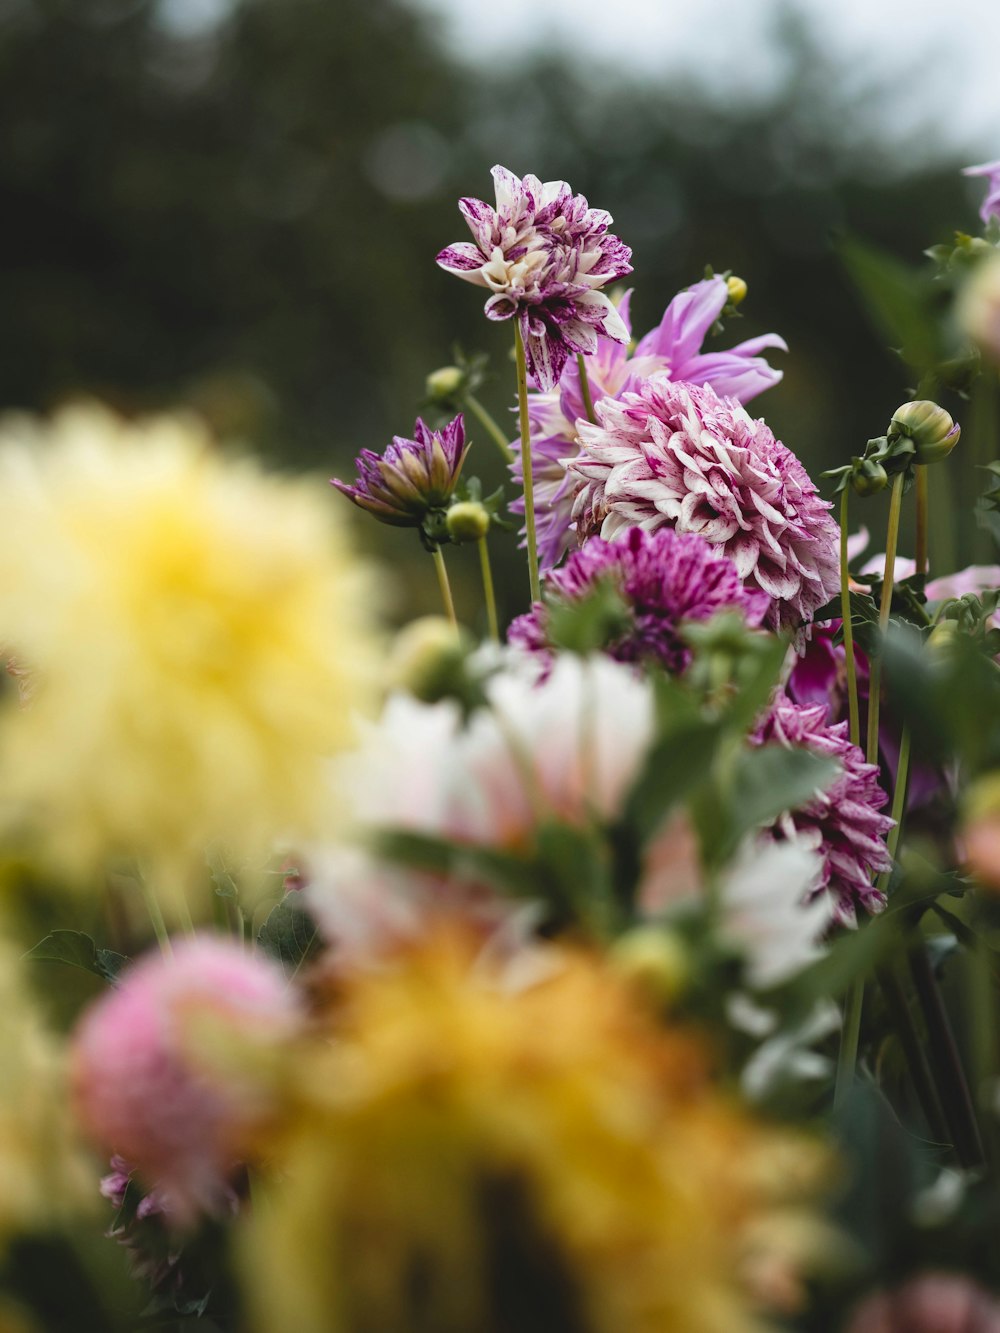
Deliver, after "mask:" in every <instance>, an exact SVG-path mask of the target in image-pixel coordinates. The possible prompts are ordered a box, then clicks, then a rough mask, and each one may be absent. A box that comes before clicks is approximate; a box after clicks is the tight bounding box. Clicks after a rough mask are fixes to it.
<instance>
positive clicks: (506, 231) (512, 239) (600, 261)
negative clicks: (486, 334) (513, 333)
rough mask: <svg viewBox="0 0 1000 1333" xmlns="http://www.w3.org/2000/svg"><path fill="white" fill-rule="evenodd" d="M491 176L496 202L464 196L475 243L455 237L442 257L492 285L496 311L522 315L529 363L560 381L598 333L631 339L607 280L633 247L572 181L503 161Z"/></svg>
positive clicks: (541, 379) (457, 270)
mask: <svg viewBox="0 0 1000 1333" xmlns="http://www.w3.org/2000/svg"><path fill="white" fill-rule="evenodd" d="M492 175H493V181H494V184H495V187H496V208H495V209H494V208H491V207H490V205H489V204H487V203H484V202H483V201H482V200H481V199H462V200H460V201H459V205H458V206H459V210H460V211H461V213H462V216H463V217H464V218H465V220H466V222H467V223H468V224H469V230H470V231H471V232H472V235H473V237H474V238H475V239H474V242H473V241H459V242H458V243H457V244H455V245H449V246H448V247H447V248H446V249H444V250H442V251H441V253H440V254H439V255H438V257H437V262H438V264H439V265H440V266H441V268H443V269H445V270H446V271H447V272H449V273H454V274H455V275H456V276H457V277H459V278H464V279H465V281H466V282H472V283H475V284H476V285H477V286H479V287H486V288H488V289H489V291H490V292H491V293H492V295H491V296H490V297H489V299H488V300H487V302H486V307H485V310H486V316H487V318H488V319H493V320H504V319H511V318H516V319H517V321H518V325H519V327H520V330H521V336H522V338H523V340H524V348H525V356H526V360H527V366H528V371H529V373H530V374H531V375H532V377H533V378H534V380H535V382H536V384H537V385H538V386H539V388H541V389H551V388H553V387H554V386H555V384H556V383H557V382H558V380H559V376H560V374H561V373H562V369H563V366H564V365H565V364H566V360H567V358H568V357H569V356H570V353H573V352H582V353H584V354H589V353H591V352H594V351H596V349H597V336H598V334H604V335H605V336H606V337H608V338H613V339H615V340H616V341H617V342H627V341H628V330H627V329H626V328H625V326H624V324H623V323H622V321H621V318H620V317H619V315H618V312H617V310H616V309H615V307H614V305H613V304H612V302H611V301H610V300H609V299H608V297H607V296H605V295H604V293H603V292H602V291H601V290H600V289H601V288H602V287H606V286H607V284H608V283H609V282H613V281H614V280H615V279H616V278H620V277H622V276H623V275H624V274H626V273H631V271H632V265H631V264H630V262H629V260H630V259H631V257H632V252H631V250H630V249H629V248H628V246H627V245H623V244H622V242H621V241H620V240H619V239H618V237H617V236H613V235H611V233H610V232H609V231H608V226H609V225H610V223H611V216H610V214H608V213H605V212H603V211H602V210H601V209H596V208H590V207H589V206H588V204H587V201H586V199H584V197H583V196H582V195H579V194H577V195H574V194H573V192H572V190H571V189H570V187H569V186H568V185H567V184H566V182H565V181H546V182H545V183H544V184H543V183H542V182H541V181H540V180H538V178H537V177H536V176H525V177H524V179H523V180H519V179H518V178H517V177H516V176H514V175H512V174H511V172H509V171H507V170H506V169H505V168H504V167H501V166H496V167H494V168H493V171H492Z"/></svg>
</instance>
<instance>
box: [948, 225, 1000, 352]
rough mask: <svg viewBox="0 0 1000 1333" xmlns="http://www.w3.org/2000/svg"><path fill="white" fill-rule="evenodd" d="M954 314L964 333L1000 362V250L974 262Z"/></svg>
mask: <svg viewBox="0 0 1000 1333" xmlns="http://www.w3.org/2000/svg"><path fill="white" fill-rule="evenodd" d="M991 248H992V247H991ZM955 318H956V319H957V321H958V324H959V327H960V328H961V329H962V332H963V333H965V334H966V335H967V336H968V337H970V338H971V339H972V341H973V342H974V343H976V344H977V345H978V346H979V347H980V348H982V350H983V351H984V352H985V353H986V355H987V356H989V357H990V358H991V359H992V360H993V361H997V362H1000V251H996V250H994V251H993V253H992V254H991V255H990V257H989V258H988V259H986V260H984V262H983V263H981V264H977V265H976V267H975V269H974V270H973V272H972V275H971V277H970V278H969V279H968V281H967V282H966V284H965V286H964V287H963V288H962V291H961V294H960V296H959V298H958V305H957V307H956V310H955Z"/></svg>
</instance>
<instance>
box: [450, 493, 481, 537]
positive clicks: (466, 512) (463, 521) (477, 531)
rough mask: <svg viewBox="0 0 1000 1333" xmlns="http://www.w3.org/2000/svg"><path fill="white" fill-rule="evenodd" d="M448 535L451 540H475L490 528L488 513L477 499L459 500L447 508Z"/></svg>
mask: <svg viewBox="0 0 1000 1333" xmlns="http://www.w3.org/2000/svg"><path fill="white" fill-rule="evenodd" d="M446 522H447V526H448V536H449V537H450V538H451V540H452V541H453V542H477V541H479V539H480V537H485V536H486V534H487V533H488V532H489V530H490V515H489V511H488V510H487V508H486V506H485V505H482V504H480V503H479V501H478V500H459V501H458V502H457V503H456V504H453V505H452V506H451V508H450V509H449V510H448V517H447V520H446Z"/></svg>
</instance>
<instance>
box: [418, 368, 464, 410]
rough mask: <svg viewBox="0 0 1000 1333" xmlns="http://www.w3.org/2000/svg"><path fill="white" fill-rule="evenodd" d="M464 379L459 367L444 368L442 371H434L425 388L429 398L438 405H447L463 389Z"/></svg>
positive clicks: (428, 377)
mask: <svg viewBox="0 0 1000 1333" xmlns="http://www.w3.org/2000/svg"><path fill="white" fill-rule="evenodd" d="M464 379H465V376H464V374H463V373H462V371H461V370H460V369H459V368H458V366H442V367H441V369H440V370H432V371H431V373H430V374H429V375H428V376H427V380H426V383H425V386H424V387H425V388H426V390H427V397H428V398H430V399H432V400H433V401H434V402H437V403H447V402H448V401H449V400H450V399H452V398H454V397H455V395H456V394H457V393H458V391H459V389H461V387H462V381H463V380H464Z"/></svg>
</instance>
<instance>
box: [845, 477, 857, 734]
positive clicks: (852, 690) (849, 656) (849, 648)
mask: <svg viewBox="0 0 1000 1333" xmlns="http://www.w3.org/2000/svg"><path fill="white" fill-rule="evenodd" d="M849 494H850V487H849V486H845V487H844V490H843V492H842V494H841V498H840V615H841V620H842V621H843V626H844V655H845V657H846V660H847V707H848V713H849V716H850V719H851V744H852V745H860V744H861V713H860V711H859V709H858V664H857V662H856V661H855V657H854V627H853V625H852V624H851V578H850V574H849V572H848V569H847V500H848V496H849Z"/></svg>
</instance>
